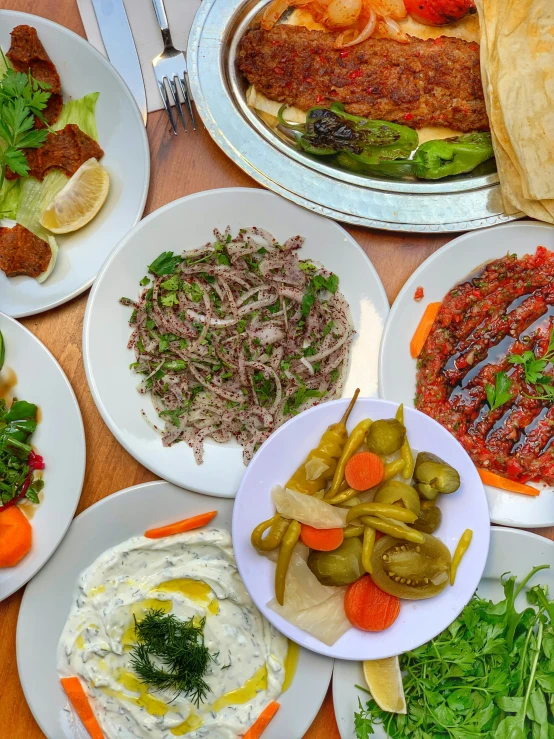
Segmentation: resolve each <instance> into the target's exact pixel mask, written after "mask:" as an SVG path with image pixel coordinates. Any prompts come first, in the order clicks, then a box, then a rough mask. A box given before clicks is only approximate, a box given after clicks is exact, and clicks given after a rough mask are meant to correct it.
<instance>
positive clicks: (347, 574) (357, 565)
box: [308, 537, 365, 587]
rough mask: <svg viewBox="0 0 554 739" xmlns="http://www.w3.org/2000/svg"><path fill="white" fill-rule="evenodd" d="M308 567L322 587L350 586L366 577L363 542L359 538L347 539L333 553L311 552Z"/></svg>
mask: <svg viewBox="0 0 554 739" xmlns="http://www.w3.org/2000/svg"><path fill="white" fill-rule="evenodd" d="M308 567H309V568H310V570H311V571H312V572H313V573H314V575H315V576H316V577H317V579H318V580H319V582H320V583H321V584H322V585H334V586H337V587H338V586H339V585H350V583H352V582H356V580H359V578H360V577H362V575H365V570H364V568H363V565H362V542H361V541H360V539H358V538H357V537H353V538H351V539H345V540H344V541H343V543H342V544H341V545H340V547H338V549H334V550H333V551H332V552H315V551H312V552H310V556H309V557H308Z"/></svg>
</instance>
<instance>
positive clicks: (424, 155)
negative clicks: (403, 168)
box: [412, 132, 494, 180]
mask: <svg viewBox="0 0 554 739" xmlns="http://www.w3.org/2000/svg"><path fill="white" fill-rule="evenodd" d="M493 156H494V151H493V148H492V140H491V135H490V133H488V132H480V133H465V134H463V135H462V136H457V137H456V138H452V139H443V140H440V139H439V140H437V141H427V142H426V143H425V144H422V145H421V146H420V147H419V149H418V150H417V151H416V153H415V154H414V157H413V160H412V161H413V169H414V174H415V176H416V177H420V178H422V179H424V180H438V179H440V178H441V177H448V176H450V175H457V174H464V173H465V172H471V170H472V169H475V167H477V166H478V165H479V164H481V163H482V162H486V161H487V159H491V158H492V157H493Z"/></svg>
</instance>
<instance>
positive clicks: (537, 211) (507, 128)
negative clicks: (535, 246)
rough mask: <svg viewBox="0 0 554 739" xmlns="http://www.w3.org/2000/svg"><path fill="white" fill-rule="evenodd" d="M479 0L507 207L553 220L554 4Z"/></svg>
mask: <svg viewBox="0 0 554 739" xmlns="http://www.w3.org/2000/svg"><path fill="white" fill-rule="evenodd" d="M476 5H477V10H478V13H479V17H480V21H481V23H480V25H481V75H482V78H483V88H484V91H485V101H486V104H487V112H488V115H489V120H490V125H491V134H492V138H493V144H494V150H495V156H496V163H497V167H498V174H499V178H500V184H501V187H502V195H503V199H504V204H505V208H506V212H507V213H511V214H513V213H516V212H517V211H523V212H524V213H526V214H527V215H529V216H531V217H533V218H538V219H539V220H544V221H549V222H551V223H554V3H553V2H552V0H476Z"/></svg>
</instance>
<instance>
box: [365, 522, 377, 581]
mask: <svg viewBox="0 0 554 739" xmlns="http://www.w3.org/2000/svg"><path fill="white" fill-rule="evenodd" d="M376 536H377V532H376V531H375V529H374V528H373V527H372V526H365V527H364V541H363V544H362V564H363V566H364V570H365V571H366V572H367V573H368V574H369V575H371V573H372V572H373V565H372V564H371V555H372V554H373V547H374V546H375V538H376Z"/></svg>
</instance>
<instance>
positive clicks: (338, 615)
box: [267, 586, 352, 647]
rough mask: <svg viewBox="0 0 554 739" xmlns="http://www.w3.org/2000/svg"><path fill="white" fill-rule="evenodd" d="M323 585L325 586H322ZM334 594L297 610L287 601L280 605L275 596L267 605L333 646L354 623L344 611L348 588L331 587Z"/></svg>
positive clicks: (295, 624)
mask: <svg viewBox="0 0 554 739" xmlns="http://www.w3.org/2000/svg"><path fill="white" fill-rule="evenodd" d="M322 587H323V586H322ZM329 589H330V590H332V591H333V595H332V596H331V597H330V598H327V600H324V601H323V602H322V603H318V604H317V605H314V606H311V607H310V608H304V609H303V610H301V611H296V610H294V608H291V606H290V605H289V604H288V603H287V601H286V595H285V605H284V606H280V605H279V603H277V599H276V598H274V599H273V600H271V601H270V602H269V603H268V604H267V605H268V606H269V608H271V610H273V611H275V613H278V614H279V615H280V616H282V617H283V618H284V619H286V620H287V621H289V622H290V623H291V624H293V625H294V626H297V627H298V628H299V629H302V630H303V631H307V632H308V634H311V635H312V636H313V637H315V638H316V639H319V641H321V642H323V643H324V644H327V646H329V647H330V646H331V645H332V644H334V643H335V642H336V641H337V640H338V639H340V637H341V636H342V635H343V634H345V633H346V632H347V631H348V630H349V629H350V628H352V624H351V623H350V621H349V620H348V619H347V618H346V614H345V612H344V594H345V591H346V588H329Z"/></svg>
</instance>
